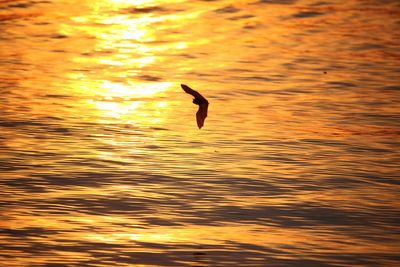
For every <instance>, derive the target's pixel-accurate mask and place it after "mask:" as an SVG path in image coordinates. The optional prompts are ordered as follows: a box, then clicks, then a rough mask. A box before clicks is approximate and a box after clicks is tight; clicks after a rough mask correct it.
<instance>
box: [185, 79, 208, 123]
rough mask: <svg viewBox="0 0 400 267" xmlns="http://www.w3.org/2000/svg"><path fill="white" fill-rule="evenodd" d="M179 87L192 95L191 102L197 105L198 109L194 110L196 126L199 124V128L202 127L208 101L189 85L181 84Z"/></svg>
mask: <svg viewBox="0 0 400 267" xmlns="http://www.w3.org/2000/svg"><path fill="white" fill-rule="evenodd" d="M181 87H182V89H183V91H185V92H186V93H188V94H189V95H192V96H193V97H194V99H193V104H196V105H198V106H199V110H197V112H196V121H197V126H199V129H201V127H203V125H204V120H205V119H206V117H207V111H208V101H207V99H205V98H204V96H202V95H201V94H200V93H199V92H197V91H195V90H193V89H192V88H190V87H189V86H187V85H185V84H181Z"/></svg>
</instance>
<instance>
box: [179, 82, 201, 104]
mask: <svg viewBox="0 0 400 267" xmlns="http://www.w3.org/2000/svg"><path fill="white" fill-rule="evenodd" d="M181 87H182V89H183V91H185V92H186V93H187V94H189V95H192V96H193V97H194V98H195V99H198V100H200V101H202V102H203V101H207V100H206V99H205V98H204V97H203V96H202V95H201V94H200V93H199V92H197V91H196V90H193V89H192V88H190V87H189V86H187V85H186V84H181Z"/></svg>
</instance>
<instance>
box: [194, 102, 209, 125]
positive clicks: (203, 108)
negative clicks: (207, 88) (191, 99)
mask: <svg viewBox="0 0 400 267" xmlns="http://www.w3.org/2000/svg"><path fill="white" fill-rule="evenodd" d="M207 112H208V103H203V104H201V105H199V110H198V111H197V112H196V121H197V126H198V127H199V129H201V127H203V125H204V121H205V119H206V117H207Z"/></svg>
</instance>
